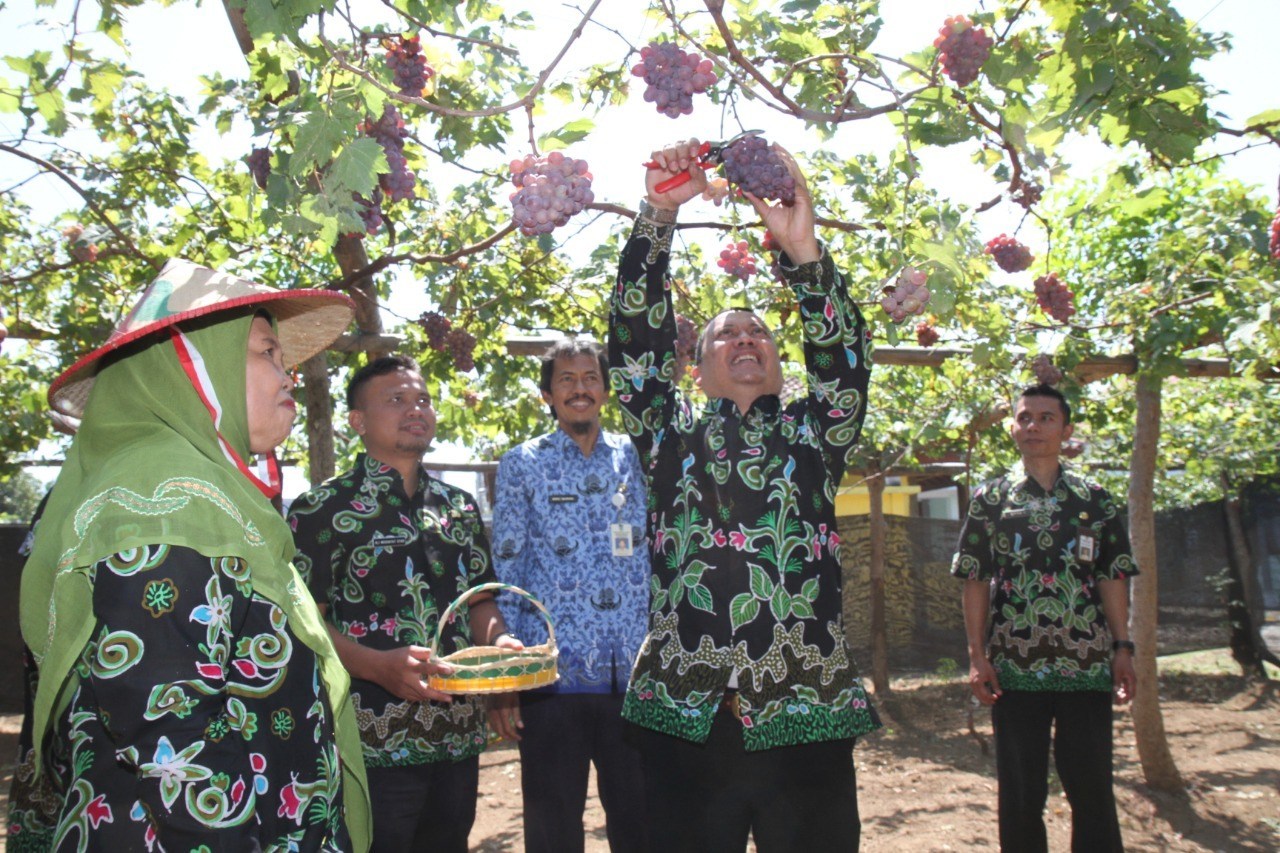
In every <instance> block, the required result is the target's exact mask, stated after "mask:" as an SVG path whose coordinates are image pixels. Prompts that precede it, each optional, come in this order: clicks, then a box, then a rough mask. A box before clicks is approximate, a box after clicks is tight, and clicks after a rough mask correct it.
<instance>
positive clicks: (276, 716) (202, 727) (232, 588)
mask: <svg viewBox="0 0 1280 853" xmlns="http://www.w3.org/2000/svg"><path fill="white" fill-rule="evenodd" d="M89 572H90V575H91V579H92V581H93V612H94V617H95V618H96V620H97V623H98V624H97V628H96V630H95V631H94V635H93V640H92V641H91V642H90V643H89V644H88V645H87V646H86V647H85V650H84V653H83V654H82V655H81V657H80V660H79V663H78V665H77V667H76V671H75V672H76V675H77V676H79V687H78V688H77V689H76V691H75V693H74V695H73V697H72V699H71V703H70V706H69V707H68V710H67V712H66V713H65V714H64V715H63V716H62V718H61V719H60V720H59V722H58V724H57V726H56V729H55V731H54V734H53V737H52V738H51V739H50V744H49V755H48V758H49V765H50V767H51V768H52V770H53V772H54V774H55V775H56V777H57V780H56V782H55V785H54V788H56V790H57V793H58V798H59V800H60V801H59V802H58V803H57V817H56V823H55V824H54V825H53V826H52V827H47V826H45V827H42V826H40V825H39V823H38V820H37V819H38V817H39V812H38V811H33V812H29V813H27V814H25V815H21V814H16V815H11V817H10V819H11V821H13V823H11V825H10V829H9V832H10V835H9V846H8V849H9V850H11V851H15V853H16V851H20V850H49V849H57V850H102V851H117V850H159V849H164V850H167V851H170V853H176V851H184V853H185V851H208V850H214V849H217V850H257V849H261V850H273V851H283V850H323V851H338V850H349V849H350V846H351V841H350V839H349V837H348V836H347V833H346V829H345V825H344V823H343V820H342V783H341V779H342V771H341V766H340V764H339V758H338V753H337V748H336V746H335V743H334V733H333V715H332V710H331V708H330V707H329V704H328V701H327V699H326V697H325V696H324V691H323V688H322V687H321V685H320V676H319V671H318V669H317V666H316V658H315V655H314V653H313V652H312V651H311V650H310V649H309V648H307V647H306V646H305V645H303V644H302V643H300V642H297V641H296V639H295V638H294V636H293V634H292V633H291V631H290V629H289V623H288V618H287V617H286V615H285V614H284V611H282V610H281V609H280V608H278V607H277V606H276V605H275V604H273V603H272V602H270V601H268V600H266V599H264V598H262V597H260V596H259V595H257V594H256V593H255V592H254V588H253V582H252V576H251V572H250V570H249V566H248V564H247V563H245V562H244V561H243V560H241V559H239V558H236V557H220V558H210V557H206V556H203V555H201V554H199V553H197V552H196V551H193V550H190V549H186V548H179V547H174V546H168V545H155V546H150V547H148V548H139V549H136V550H134V551H130V552H124V553H120V554H116V555H115V556H113V557H111V558H108V559H106V560H102V561H100V562H98V563H97V564H95V565H94V566H92V567H90V568H89ZM29 769H30V768H20V769H19V773H25V772H28V771H29Z"/></svg>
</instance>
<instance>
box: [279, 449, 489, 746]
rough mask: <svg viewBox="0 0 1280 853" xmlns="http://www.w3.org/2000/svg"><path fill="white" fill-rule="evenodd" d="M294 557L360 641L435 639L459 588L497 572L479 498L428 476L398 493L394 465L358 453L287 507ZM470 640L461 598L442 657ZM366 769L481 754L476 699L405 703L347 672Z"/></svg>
mask: <svg viewBox="0 0 1280 853" xmlns="http://www.w3.org/2000/svg"><path fill="white" fill-rule="evenodd" d="M289 525H290V526H291V527H292V528H293V532H294V540H295V542H296V543H297V546H298V554H297V557H296V558H295V561H294V562H295V565H296V566H297V567H298V571H299V573H301V575H302V576H303V578H304V579H305V580H306V582H307V586H308V588H309V589H310V590H311V593H312V595H314V596H315V598H316V601H318V602H320V603H321V604H322V605H325V606H327V608H328V614H327V618H328V619H329V620H330V621H331V622H332V623H333V625H335V626H336V627H337V629H338V630H339V631H341V632H342V633H343V634H344V635H346V636H348V637H350V638H351V639H352V640H355V641H356V642H357V643H360V644H361V645H363V646H369V647H370V648H375V649H393V648H399V647H401V646H407V645H418V646H428V647H429V646H431V644H432V641H433V640H434V639H435V635H436V628H437V625H438V623H439V618H440V614H441V613H443V612H444V610H445V608H447V607H448V606H449V604H450V603H451V602H452V601H453V600H454V599H456V598H457V597H458V596H459V595H461V594H462V593H463V592H465V591H466V590H468V589H470V588H471V587H473V586H476V585H478V584H481V583H488V582H490V581H495V580H497V578H496V576H495V575H494V572H493V566H492V564H491V563H490V559H489V541H488V538H487V537H486V536H485V532H484V523H483V522H482V521H481V519H480V512H479V510H478V509H477V507H476V503H475V499H474V498H472V497H471V495H469V494H467V493H466V492H464V491H463V490H461V489H458V488H456V487H454V486H451V485H449V484H447V483H444V482H442V481H440V480H437V479H436V478H434V477H431V476H429V475H428V474H427V473H426V472H425V471H423V472H421V473H420V476H419V478H418V489H417V491H416V493H415V494H414V495H413V496H412V497H410V496H409V495H407V494H406V493H405V490H404V482H403V480H402V479H401V478H400V474H399V473H398V472H397V471H396V470H395V469H394V468H392V467H390V466H389V465H383V464H382V463H381V462H379V461H378V460H376V459H374V458H373V457H371V456H368V455H366V454H363V453H362V454H360V455H359V456H358V457H357V459H356V465H355V468H353V469H352V470H351V471H348V472H347V473H345V474H342V475H340V476H338V477H335V478H334V479H332V480H329V481H327V482H325V483H323V484H321V485H320V486H317V487H316V488H314V489H312V490H311V491H309V492H307V493H305V494H303V495H301V496H299V497H298V499H297V500H295V501H294V502H293V504H292V505H291V506H290V508H289ZM470 645H471V628H470V625H469V623H468V619H467V607H466V606H465V605H464V606H463V607H460V608H459V609H458V614H457V616H456V617H455V618H454V619H453V620H452V622H451V623H450V624H448V625H446V626H445V627H444V634H443V637H442V640H441V643H440V654H441V655H445V654H449V653H451V652H454V651H457V650H459V649H463V648H466V647H468V646H470ZM351 698H352V701H353V702H354V704H355V711H356V722H357V724H358V725H359V727H360V740H361V744H362V748H363V753H364V761H365V766H367V767H402V766H409V765H416V764H427V763H431V762H436V761H458V760H461V759H463V758H470V757H471V756H474V755H478V754H479V753H480V752H483V751H484V748H485V745H486V728H485V712H484V702H483V699H482V698H481V697H477V696H457V697H455V698H454V701H453V702H452V703H449V704H446V703H442V702H410V701H407V700H404V699H400V698H399V697H397V696H395V695H393V694H391V693H389V692H387V691H386V690H384V689H383V688H382V687H381V686H380V685H377V684H374V683H373V682H371V681H365V680H363V679H359V678H353V679H352V681H351Z"/></svg>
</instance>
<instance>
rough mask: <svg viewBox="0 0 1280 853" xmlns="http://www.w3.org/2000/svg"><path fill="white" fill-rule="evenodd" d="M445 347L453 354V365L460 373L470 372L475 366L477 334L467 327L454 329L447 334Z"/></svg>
mask: <svg viewBox="0 0 1280 853" xmlns="http://www.w3.org/2000/svg"><path fill="white" fill-rule="evenodd" d="M445 347H446V348H447V349H448V350H449V353H450V355H452V356H453V367H454V369H455V370H457V371H458V372H459V373H469V372H470V371H471V370H472V369H474V368H475V366H476V362H475V358H474V352H475V348H476V336H475V335H473V334H471V333H470V332H468V331H467V330H466V329H453V330H451V331H450V332H449V334H447V335H445Z"/></svg>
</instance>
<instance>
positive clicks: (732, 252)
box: [716, 240, 756, 281]
mask: <svg viewBox="0 0 1280 853" xmlns="http://www.w3.org/2000/svg"><path fill="white" fill-rule="evenodd" d="M716 266H718V267H720V269H722V270H724V271H725V272H726V273H728V274H729V275H731V276H734V277H735V278H737V279H738V280H739V281H746V280H747V279H748V278H750V277H751V276H753V275H755V274H756V259H755V258H753V257H752V256H751V247H750V246H748V245H747V241H746V240H739V241H738V242H737V243H729V244H728V245H726V246H725V247H724V248H723V249H721V250H720V260H718V261H716Z"/></svg>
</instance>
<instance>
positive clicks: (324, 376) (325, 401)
mask: <svg viewBox="0 0 1280 853" xmlns="http://www.w3.org/2000/svg"><path fill="white" fill-rule="evenodd" d="M302 398H303V405H304V406H305V407H306V410H307V479H309V480H310V481H311V485H313V486H317V485H319V484H320V483H322V482H324V481H325V480H327V479H329V478H330V477H332V476H333V475H334V473H336V472H335V470H334V449H333V394H332V393H331V391H330V388H329V357H328V356H327V355H326V354H325V353H323V352H321V353H318V354H316V355H313V356H312V357H311V358H309V359H307V360H306V361H304V362H303V363H302Z"/></svg>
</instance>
